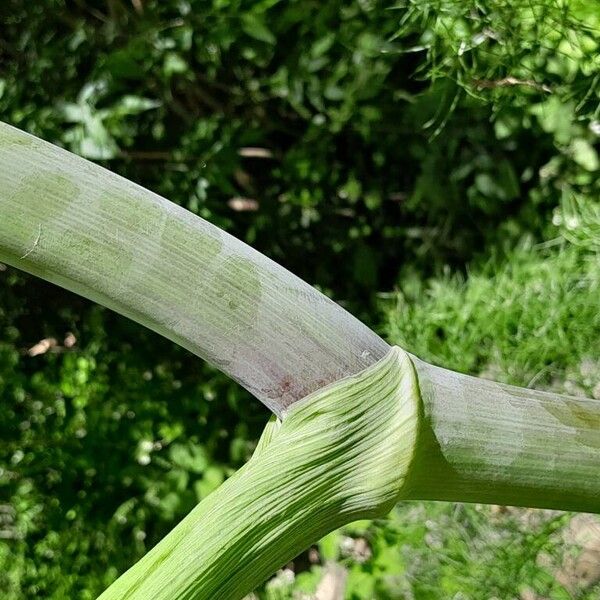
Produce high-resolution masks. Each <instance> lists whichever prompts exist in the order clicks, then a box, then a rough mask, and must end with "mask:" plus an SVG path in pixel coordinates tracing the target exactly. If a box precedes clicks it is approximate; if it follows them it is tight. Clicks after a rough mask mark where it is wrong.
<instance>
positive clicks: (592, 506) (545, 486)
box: [403, 358, 600, 513]
mask: <svg viewBox="0 0 600 600" xmlns="http://www.w3.org/2000/svg"><path fill="white" fill-rule="evenodd" d="M413 362H414V364H415V368H416V372H417V375H418V381H419V388H420V393H421V397H422V401H423V411H424V414H423V417H424V418H423V419H422V422H421V425H420V427H421V428H420V432H419V441H418V444H417V447H418V451H417V455H416V457H415V465H414V468H413V470H412V476H411V478H410V480H409V481H408V482H407V487H406V490H405V492H404V494H403V495H404V496H405V497H407V498H412V499H421V500H422V499H432V500H458V501H464V502H482V503H493V504H508V505H514V506H531V507H542V508H556V509H560V510H576V511H583V512H595V513H600V401H599V400H591V399H585V398H573V397H569V396H562V395H560V394H551V393H545V392H539V391H536V390H530V389H525V388H518V387H514V386H510V385H506V384H501V383H496V382H493V381H488V380H484V379H479V378H476V377H469V376H467V375H461V374H460V373H455V372H453V371H448V370H446V369H441V368H439V367H435V366H433V365H429V364H427V363H425V362H423V361H420V360H418V359H414V358H413Z"/></svg>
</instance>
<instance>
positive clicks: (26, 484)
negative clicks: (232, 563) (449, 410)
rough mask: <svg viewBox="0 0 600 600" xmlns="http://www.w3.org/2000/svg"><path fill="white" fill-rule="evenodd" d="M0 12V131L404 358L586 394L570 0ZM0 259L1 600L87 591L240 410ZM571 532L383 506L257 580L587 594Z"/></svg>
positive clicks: (581, 189) (123, 328)
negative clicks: (59, 152)
mask: <svg viewBox="0 0 600 600" xmlns="http://www.w3.org/2000/svg"><path fill="white" fill-rule="evenodd" d="M0 23H1V28H0V117H1V118H2V119H3V120H4V121H6V122H9V123H11V124H13V125H16V126H18V127H21V128H22V129H25V130H26V131H29V132H31V133H33V134H35V135H38V136H40V137H42V138H44V139H47V140H49V141H51V142H53V143H56V144H59V145H62V146H64V147H66V148H68V149H69V150H72V151H73V152H76V153H78V154H81V155H82V156H85V157H87V158H89V159H91V160H94V161H95V162H98V163H100V164H103V165H104V166H106V167H108V168H109V169H111V170H113V171H116V172H118V173H120V174H122V175H124V176H125V177H128V178H130V179H132V180H134V181H136V182H138V183H140V184H141V185H144V186H145V187H148V188H150V189H152V190H154V191H156V192H157V193H159V194H162V195H164V196H166V197H168V198H169V199H171V200H172V201H174V202H177V203H178V204H181V205H182V206H184V207H186V208H187V209H189V210H191V211H193V212H195V213H197V214H198V215H200V216H202V217H204V218H205V219H208V220H210V221H211V222H213V223H215V224H216V225H218V226H220V227H223V228H225V229H227V230H228V231H230V232H232V233H233V234H235V235H236V236H238V237H240V238H242V239H243V240H245V241H247V242H248V243H250V244H252V245H253V246H255V247H256V248H258V249H259V250H261V251H262V252H264V253H266V254H267V255H269V256H270V257H272V258H274V259H275V260H277V261H279V262H281V263H282V264H284V265H285V266H286V267H288V268H290V269H291V270H292V271H294V272H295V273H297V274H298V275H300V276H302V277H303V278H305V279H306V280H307V281H309V282H310V283H312V284H314V285H316V286H318V287H320V289H322V290H323V291H325V292H326V293H328V294H331V295H332V296H333V297H335V298H336V300H338V301H340V302H341V303H343V304H344V305H345V306H347V307H348V308H349V309H351V310H352V311H353V312H354V313H355V314H357V315H358V316H360V317H361V318H362V319H364V320H365V321H366V322H367V323H368V324H369V325H370V326H372V327H374V328H376V329H377V330H378V331H380V332H381V333H382V335H385V336H387V338H388V339H389V340H390V341H392V342H396V343H402V344H403V345H404V346H405V347H407V348H409V349H411V350H412V351H414V352H416V353H417V354H419V355H421V356H423V357H424V358H427V359H429V360H432V361H433V362H437V363H439V364H443V365H444V366H448V367H452V368H456V369H459V370H462V371H465V372H471V373H474V374H483V375H487V376H490V377H494V378H497V379H502V380H504V381H510V382H513V383H518V384H521V385H531V386H536V387H541V388H544V387H550V388H553V389H557V390H560V391H566V392H568V393H571V394H585V395H588V396H591V395H592V394H597V395H599V396H600V387H599V386H598V382H600V351H599V347H598V339H599V338H600V335H599V334H600V200H599V198H600V181H599V178H598V172H599V171H600V162H599V158H598V150H599V143H598V142H599V139H600V53H599V51H598V49H599V46H600V4H599V3H598V1H597V0H487V1H485V2H484V1H481V0H467V1H466V2H457V1H456V0H429V1H427V0H404V1H401V2H396V3H394V2H389V3H380V2H374V1H373V0H344V1H342V0H339V1H338V0H324V1H322V2H313V1H311V0H308V1H307V0H304V1H302V2H301V1H299V0H288V1H287V2H281V1H279V0H260V1H258V2H256V1H255V2H249V1H244V0H212V1H210V0H167V1H162V2H159V1H158V0H107V1H98V2H90V1H86V0H39V1H37V2H29V1H26V0H5V1H4V2H2V3H1V5H0ZM0 268H1V270H0V439H1V440H2V443H1V444H0V595H1V596H2V598H7V599H9V600H17V599H19V600H20V599H22V598H36V597H39V598H57V599H60V598H83V599H85V598H94V597H95V596H96V595H97V594H98V593H99V591H100V590H101V589H102V588H104V587H105V586H106V585H108V584H109V583H110V582H111V581H112V580H113V579H114V578H115V577H116V576H117V575H118V573H120V572H122V571H123V570H124V569H126V568H127V566H128V565H130V564H131V563H132V562H133V561H135V560H136V559H137V558H138V557H139V556H141V555H142V554H143V553H144V552H145V551H146V550H147V549H148V548H150V547H151V546H152V545H153V544H154V543H156V541H157V540H158V539H160V538H161V537H162V536H163V535H164V534H165V533H166V532H167V531H168V530H169V529H170V528H171V527H172V526H173V525H174V523H176V522H177V521H178V520H179V519H180V518H181V517H182V516H183V515H184V514H186V512H187V511H189V509H190V508H191V507H192V506H193V505H194V504H195V503H196V502H197V501H198V500H199V499H201V498H203V497H204V496H206V494H208V493H209V492H210V491H211V490H212V489H214V487H216V486H217V485H218V484H219V483H220V482H221V481H222V480H223V479H224V478H225V477H227V476H228V475H229V474H230V473H231V472H232V471H233V470H234V469H235V468H237V467H239V466H240V465H241V464H243V462H244V461H245V460H247V458H248V457H249V456H250V454H251V452H252V450H253V447H254V444H255V441H256V438H257V436H258V434H259V432H260V430H261V428H262V426H263V424H264V422H265V420H266V418H267V416H268V415H267V412H266V410H265V409H264V408H263V407H262V406H261V405H260V404H259V403H258V402H256V401H255V400H253V399H252V398H251V397H249V395H248V394H246V393H245V392H244V391H243V390H240V389H239V388H238V387H237V386H236V385H234V384H233V383H232V382H230V381H229V380H227V379H226V378H225V377H224V376H222V375H220V374H219V373H218V372H216V371H214V370H212V369H211V368H209V367H207V366H205V365H203V364H201V363H200V361H198V360H196V359H195V358H194V357H193V356H191V355H189V354H188V353H187V352H185V351H183V350H181V349H180V348H177V347H175V346H173V344H171V343H169V342H167V341H165V340H162V339H160V338H159V337H158V336H156V335H155V334H153V333H151V332H148V331H145V330H143V329H142V328H141V327H139V326H137V325H135V324H133V323H130V322H128V321H127V320H125V319H123V318H121V317H119V316H117V315H114V314H111V313H110V312H109V311H106V310H104V309H102V308H100V307H97V306H93V305H92V304H91V303H89V302H87V301H85V300H82V299H80V298H77V297H75V296H73V295H71V294H68V293H66V292H64V291H62V290H59V289H57V288H55V287H53V286H51V285H49V284H46V283H44V282H42V281H39V280H36V279H34V278H31V277H27V276H25V275H23V274H22V273H19V272H17V271H16V270H14V269H11V268H7V267H4V266H2V267H0ZM581 521H582V518H581V517H575V518H571V516H570V515H560V514H558V513H552V512H549V511H518V510H513V509H504V508H501V507H500V508H499V507H491V508H490V507H480V506H467V505H465V506H463V505H450V504H448V505H446V504H422V505H420V504H419V505H408V506H404V507H402V506H401V507H399V508H398V510H396V511H395V512H394V513H393V514H392V515H391V517H390V519H389V520H387V521H382V522H376V523H358V524H355V525H352V526H350V527H348V528H345V529H344V530H342V531H339V532H334V533H333V534H332V535H331V536H328V537H327V538H326V539H325V540H323V541H322V542H321V543H320V544H318V545H317V546H315V547H314V548H312V549H310V550H309V551H308V552H307V553H305V554H304V555H303V556H301V557H299V558H298V560H296V561H295V562H294V564H293V565H289V566H288V567H287V568H286V569H284V570H282V571H281V572H280V573H279V574H278V575H277V576H276V577H275V578H274V579H273V580H272V581H271V582H269V583H268V584H267V585H266V586H265V587H264V589H261V590H258V591H257V592H256V594H257V595H258V596H259V597H260V598H268V599H271V600H275V599H280V598H281V599H286V598H303V597H305V598H309V597H311V594H314V592H315V590H316V589H317V587H318V586H319V585H322V584H323V582H324V581H325V579H326V578H325V577H324V573H327V572H328V571H327V570H328V568H329V567H328V565H329V564H330V563H336V564H338V565H342V567H343V569H344V573H345V576H346V597H348V598H353V599H369V598H390V599H393V598H417V599H420V598H424V599H429V598H432V599H434V598H442V599H445V598H455V599H457V600H460V599H470V598H474V599H478V598H481V599H489V598H498V599H501V600H504V599H506V598H522V599H523V600H536V599H538V598H553V599H554V598H556V599H562V598H572V597H576V598H590V599H591V598H597V597H598V594H599V593H600V589H599V588H598V584H597V581H598V580H600V567H599V566H598V565H599V564H600V533H597V534H596V537H594V534H593V531H594V523H596V526H597V522H589V521H584V522H583V525H582V524H581ZM582 531H583V533H582ZM590 532H592V533H590ZM582 536H583V537H582ZM586 536H587V537H586ZM590 536H591V539H592V542H590V541H589V539H588V538H590ZM582 540H583V541H582ZM594 540H595V541H594ZM590 544H591V546H590ZM594 544H596V546H594ZM590 547H591V548H592V550H590ZM594 548H595V550H594ZM589 552H592V554H593V552H595V553H596V554H593V556H595V559H593V558H592V559H590V558H589ZM586 553H587V554H586ZM581 557H584V558H585V557H587V558H585V560H587V561H588V562H587V563H585V565H587V567H585V569H584V567H582V566H581V560H583V559H582V558H581ZM590 560H591V563H590ZM594 560H595V562H594ZM590 564H591V566H590ZM578 569H579V571H578ZM582 569H583V570H585V574H582V573H581V572H580V571H581V570H582ZM594 569H595V570H594Z"/></svg>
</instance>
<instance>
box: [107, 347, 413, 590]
mask: <svg viewBox="0 0 600 600" xmlns="http://www.w3.org/2000/svg"><path fill="white" fill-rule="evenodd" d="M417 419H418V391H417V387H416V379H415V374H414V369H413V366H412V363H411V362H410V359H409V358H408V356H407V355H406V353H405V352H403V351H402V350H400V349H399V348H393V349H391V350H390V352H389V353H388V354H387V355H386V356H385V357H384V358H383V359H382V360H380V361H379V362H377V363H376V364H375V365H373V366H372V367H369V368H368V369H366V370H365V371H363V372H361V373H359V374H358V375H356V376H353V377H348V378H346V379H343V380H341V381H339V382H337V383H335V384H333V385H331V386H328V387H326V388H324V389H322V390H321V391H319V392H316V393H315V394H312V395H311V396H309V397H307V398H305V399H303V400H302V401H300V402H298V403H296V404H294V405H293V407H292V408H291V409H290V410H289V412H288V413H287V414H286V415H285V416H284V418H283V420H282V421H272V422H270V424H269V425H268V426H267V429H266V430H265V432H264V434H263V437H262V438H261V441H260V443H259V446H258V447H257V449H256V452H255V454H254V456H253V457H252V458H251V460H250V461H249V462H248V463H247V464H246V465H245V466H244V467H242V469H240V470H239V471H238V472H237V473H236V474H234V475H233V476H232V477H231V478H230V479H228V480H227V481H226V482H225V483H224V484H223V485H222V486H221V487H219V488H218V489H217V490H216V491H215V492H213V493H212V494H211V495H210V496H208V497H207V498H206V499H205V500H204V501H202V502H201V503H200V504H199V505H198V506H197V507H196V508H195V509H194V510H193V511H192V512H191V513H190V514H189V515H188V516H187V517H186V518H185V519H184V520H183V521H182V522H181V523H180V524H179V525H177V527H175V529H174V530H173V531H171V533H169V534H168V535H167V536H166V537H165V538H164V539H163V540H162V541H161V542H160V543H159V544H158V545H157V546H155V547H154V548H153V549H152V550H151V551H150V552H149V553H148V554H147V555H146V556H145V557H144V558H142V560H140V561H139V562H138V563H136V564H135V565H134V566H133V567H132V568H131V569H130V570H129V571H127V572H126V573H125V574H124V575H123V576H122V577H121V578H119V579H118V580H117V581H116V582H115V583H114V584H113V585H112V586H110V588H108V590H106V591H105V592H104V593H103V594H102V595H101V596H100V599H101V600H113V599H114V600H117V599H118V600H125V599H135V600H147V599H149V598H152V599H153V600H162V599H164V600H167V599H168V600H173V599H184V598H185V599H187V600H191V599H194V600H200V599H207V600H208V599H211V600H214V599H218V598H222V599H226V600H233V599H235V598H240V597H242V596H244V594H246V593H248V592H250V591H251V590H252V589H254V588H255V587H256V586H257V585H259V584H260V583H261V582H262V581H263V580H264V579H266V578H267V577H268V576H269V575H270V574H271V573H273V572H274V571H275V570H276V569H277V568H278V567H280V566H282V565H284V564H285V563H286V562H288V561H289V560H291V559H292V558H294V556H296V555H297V554H298V553H299V552H300V551H301V550H303V549H304V548H306V547H307V546H308V545H310V544H311V543H313V542H315V541H316V540H318V539H319V538H320V537H321V536H323V535H325V534H326V533H328V532H329V531H331V530H333V529H335V528H337V527H340V526H341V525H343V524H345V523H348V522H350V521H353V520H356V519H364V518H373V517H377V516H383V515H385V514H386V513H387V512H388V511H389V510H390V509H391V508H392V507H393V505H394V503H395V502H396V500H397V499H398V495H399V493H400V490H401V489H402V486H403V482H404V479H405V477H406V474H407V471H408V469H409V466H410V464H411V459H412V455H413V452H414V449H415V447H414V444H415V440H416V429H417Z"/></svg>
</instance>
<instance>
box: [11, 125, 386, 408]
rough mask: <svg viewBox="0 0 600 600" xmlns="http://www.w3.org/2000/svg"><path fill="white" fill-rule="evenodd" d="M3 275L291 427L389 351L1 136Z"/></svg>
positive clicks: (114, 190) (158, 213)
mask: <svg viewBox="0 0 600 600" xmlns="http://www.w3.org/2000/svg"><path fill="white" fill-rule="evenodd" d="M0 261H3V262H6V263H8V264H10V265H13V266H15V267H18V268H19V269H23V270H24V271H28V272H29V273H33V274H34V275H37V276H38V277H43V278H44V279H47V280H48V281H51V282H53V283H57V284H58V285H61V286H63V287H65V288H67V289H68V290H71V291H73V292H76V293H78V294H81V295H82V296H85V297H87V298H90V299H92V300H94V301H95V302H99V303H100V304H103V305H104V306H108V307H109V308H111V309H113V310H115V311H117V312H119V313H121V314H123V315H125V316H127V317H129V318H131V319H133V320H134V321H137V322H138V323H141V324H142V325H145V326H146V327H149V328H150V329H153V330H154V331H157V332H158V333H160V334H161V335H164V336H165V337H167V338H169V339H171V340H173V341H175V342H177V343H178V344H180V345H181V346H183V347H184V348H187V349H188V350H190V351H191V352H193V353H194V354H196V355H198V356H200V357H201V358H203V359H205V360H207V361H208V362H210V363H211V364H213V365H215V366H217V367H218V368H219V369H221V370H222V371H224V372H225V373H227V374H228V375H229V376H231V377H233V379H235V380H236V381H238V382H240V383H241V384H242V385H243V386H244V387H246V388H247V389H248V390H249V391H250V392H251V393H252V394H254V395H255V396H256V397H257V398H258V399H259V400H261V401H262V402H264V403H265V404H266V405H267V406H268V407H269V408H270V409H271V410H272V411H274V412H275V413H276V414H278V415H280V414H281V413H282V410H283V409H284V408H285V407H286V406H287V405H289V404H291V403H292V402H294V401H295V400H298V399H300V398H303V397H304V396H306V395H308V394H309V393H311V392H313V391H316V390H318V389H320V388H322V387H323V386H324V385H326V384H328V383H331V382H333V381H337V380H338V379H341V378H342V377H344V376H345V375H350V374H352V373H358V371H360V370H361V369H363V368H365V367H367V366H369V365H371V364H373V363H374V362H376V361H377V360H378V359H380V358H381V357H382V356H384V355H385V353H386V352H387V351H388V350H389V346H388V345H387V344H386V343H385V342H384V341H383V340H382V339H381V338H380V337H378V336H377V335H376V334H375V333H374V332H373V331H371V330H370V329H369V328H368V327H367V326H366V325H364V324H363V323H361V322H360V321H359V320H358V319H356V318H354V317H353V316H352V315H351V314H350V313H348V312H346V311H345V310H343V309H342V308H341V307H340V306H338V305H337V304H335V302H333V301H332V300H330V299H329V298H327V297H326V296H324V295H323V294H321V293H320V292H319V291H317V290H316V289H315V288H313V287H311V286H310V285H308V284H307V283H306V282H304V281H302V280H301V279H299V278H298V277H296V276H295V275H293V274H292V273H290V272H289V271H287V270H286V269H284V268H283V267H282V266H280V265H278V264H277V263H275V262H273V261H272V260H270V259H269V258H267V257H266V256H264V255H263V254H260V253H259V252H257V251H256V250H254V249H253V248H250V247H249V246H248V245H246V244H244V243H243V242H241V241H240V240H238V239H236V238H234V237H233V236H231V235H229V234H227V233H225V232H224V231H221V230H220V229H219V228H218V227H215V226H214V225H211V224H210V223H208V222H207V221H204V220H203V219H201V218H200V217H197V216H196V215H194V214H192V213H191V212H189V211H187V210H184V209H183V208H181V207H180V206H177V205H176V204H173V203H172V202H169V201H168V200H165V199H164V198H161V197H160V196H157V195H156V194H153V193H152V192H149V191H148V190H145V189H143V188H141V187H140V186H138V185H135V184H134V183H132V182H131V181H127V180H126V179H123V178H122V177H119V176H118V175H115V174H114V173H111V172H109V171H107V170H106V169H102V168H101V167H99V166H98V165H94V164H92V163H90V162H88V161H86V160H83V159H82V158H80V157H78V156H75V155H74V154H71V153H70V152H66V151H65V150H62V149H61V148H57V147H56V146H53V145H52V144H48V143H47V142H44V141H42V140H39V139H37V138H35V137H33V136H31V135H27V134H26V133H24V132H22V131H19V130H18V129H14V128H13V127H9V126H8V125H5V124H3V123H0Z"/></svg>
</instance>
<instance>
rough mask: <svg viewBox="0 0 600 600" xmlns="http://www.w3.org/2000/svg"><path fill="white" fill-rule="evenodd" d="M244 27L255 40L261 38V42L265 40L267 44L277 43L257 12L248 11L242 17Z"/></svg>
mask: <svg viewBox="0 0 600 600" xmlns="http://www.w3.org/2000/svg"><path fill="white" fill-rule="evenodd" d="M242 29H243V30H244V32H245V33H246V34H248V35H249V36H250V37H253V38H254V39H255V40H259V41H260V42H265V43H266V44H275V42H276V41H277V39H276V38H275V36H274V35H273V34H272V33H271V31H269V29H268V28H267V26H266V25H265V23H264V22H263V21H262V19H260V18H259V17H257V16H256V15H255V14H252V13H246V14H245V15H244V16H243V17H242Z"/></svg>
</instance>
